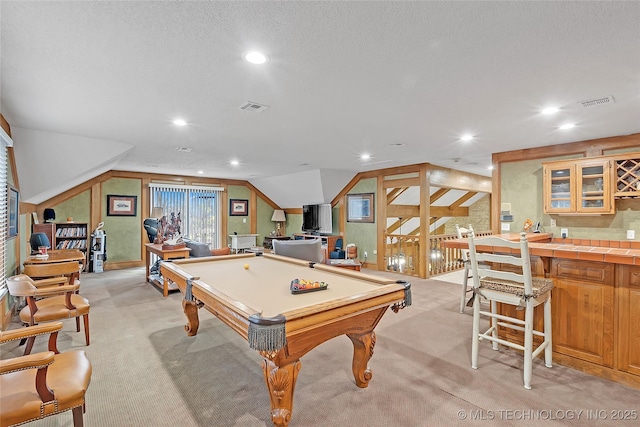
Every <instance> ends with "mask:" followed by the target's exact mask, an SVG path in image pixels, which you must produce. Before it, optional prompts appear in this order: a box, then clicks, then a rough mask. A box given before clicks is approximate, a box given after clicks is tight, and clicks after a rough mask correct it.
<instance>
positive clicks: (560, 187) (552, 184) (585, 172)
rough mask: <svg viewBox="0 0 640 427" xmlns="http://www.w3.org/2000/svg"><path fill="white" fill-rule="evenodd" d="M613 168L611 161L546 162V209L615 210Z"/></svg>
mask: <svg viewBox="0 0 640 427" xmlns="http://www.w3.org/2000/svg"><path fill="white" fill-rule="evenodd" d="M611 171H612V168H611V162H610V161H608V160H572V161H560V162H553V163H547V164H544V165H543V181H544V182H543V185H544V191H543V193H544V212H545V213H548V214H610V213H614V212H615V207H614V204H613V200H612V199H613V198H612V193H611V182H612V181H611V179H612V177H611Z"/></svg>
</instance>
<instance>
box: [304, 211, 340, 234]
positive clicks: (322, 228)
mask: <svg viewBox="0 0 640 427" xmlns="http://www.w3.org/2000/svg"><path fill="white" fill-rule="evenodd" d="M302 232H304V233H314V234H331V233H332V232H333V224H332V218H331V205H330V204H328V203H324V204H316V205H303V206H302Z"/></svg>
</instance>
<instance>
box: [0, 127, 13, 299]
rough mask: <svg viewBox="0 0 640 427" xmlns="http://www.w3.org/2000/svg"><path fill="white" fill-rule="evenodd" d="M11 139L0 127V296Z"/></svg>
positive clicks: (0, 291)
mask: <svg viewBox="0 0 640 427" xmlns="http://www.w3.org/2000/svg"><path fill="white" fill-rule="evenodd" d="M12 146H13V141H12V140H11V137H9V135H7V133H6V132H5V131H4V129H2V128H0V258H2V263H0V278H1V280H2V282H0V297H2V296H3V295H4V294H5V293H6V292H7V275H6V274H7V268H6V259H7V252H6V250H7V247H6V245H7V226H8V224H7V194H8V188H7V171H8V167H7V147H12Z"/></svg>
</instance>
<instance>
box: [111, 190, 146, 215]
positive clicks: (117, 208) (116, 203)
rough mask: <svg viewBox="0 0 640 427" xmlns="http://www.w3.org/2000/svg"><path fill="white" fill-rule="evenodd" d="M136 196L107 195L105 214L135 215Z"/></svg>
mask: <svg viewBox="0 0 640 427" xmlns="http://www.w3.org/2000/svg"><path fill="white" fill-rule="evenodd" d="M137 202H138V196H117V195H115V194H108V195H107V216H136V209H137V206H136V205H137Z"/></svg>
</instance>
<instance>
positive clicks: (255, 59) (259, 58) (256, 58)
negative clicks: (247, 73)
mask: <svg viewBox="0 0 640 427" xmlns="http://www.w3.org/2000/svg"><path fill="white" fill-rule="evenodd" d="M244 59H246V60H247V62H250V63H252V64H256V65H260V64H264V63H265V62H267V61H268V60H269V58H268V57H267V55H265V54H264V53H260V52H256V51H252V52H249V53H247V54H246V55H245V56H244Z"/></svg>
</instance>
